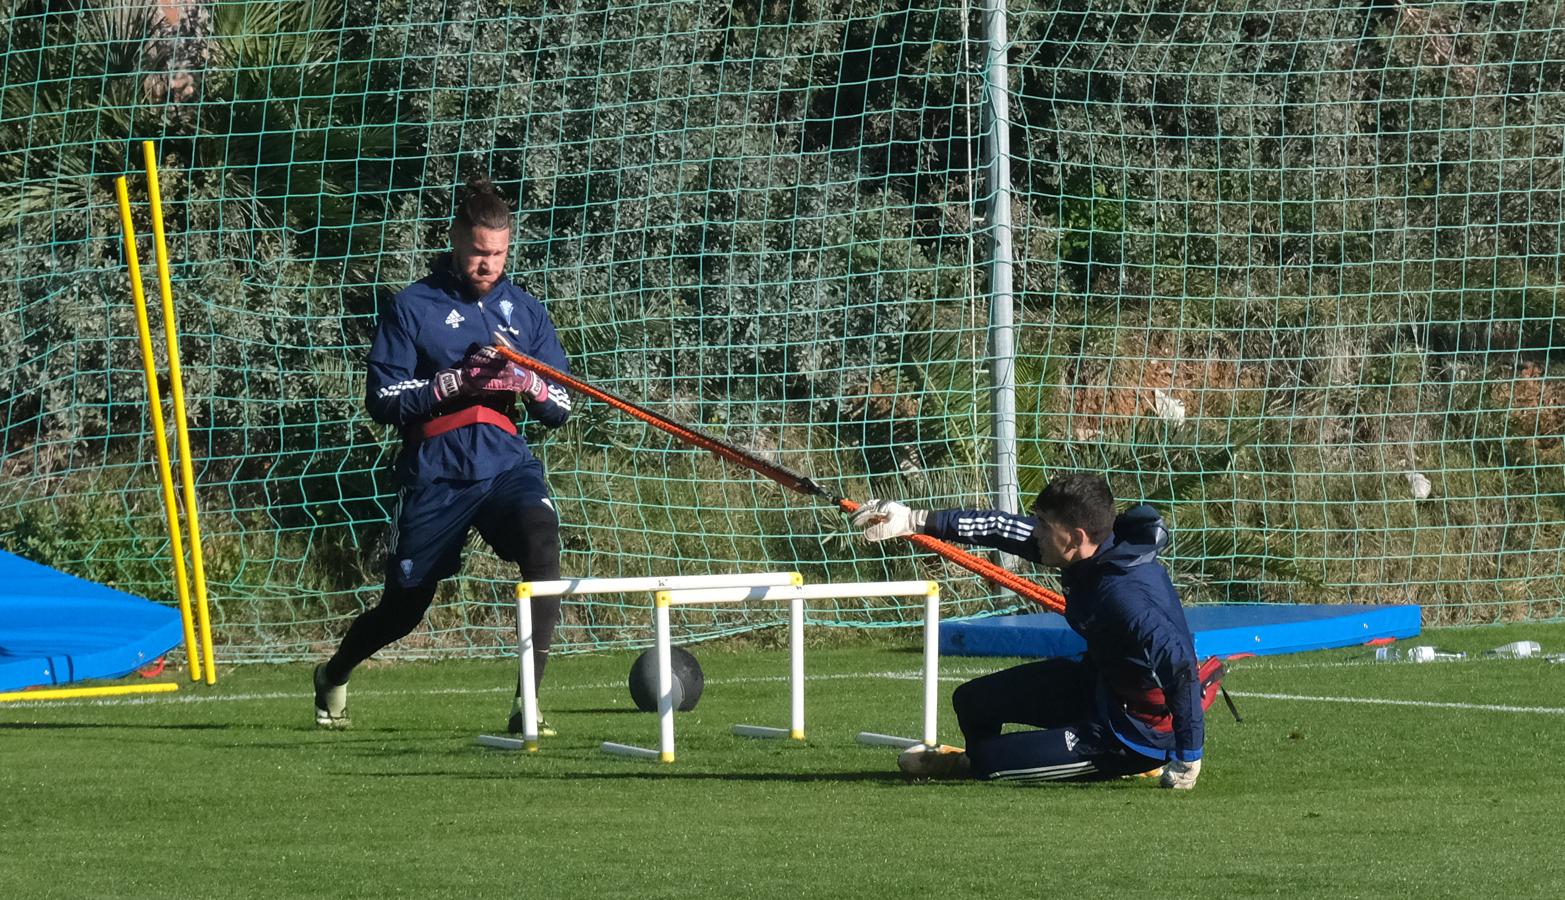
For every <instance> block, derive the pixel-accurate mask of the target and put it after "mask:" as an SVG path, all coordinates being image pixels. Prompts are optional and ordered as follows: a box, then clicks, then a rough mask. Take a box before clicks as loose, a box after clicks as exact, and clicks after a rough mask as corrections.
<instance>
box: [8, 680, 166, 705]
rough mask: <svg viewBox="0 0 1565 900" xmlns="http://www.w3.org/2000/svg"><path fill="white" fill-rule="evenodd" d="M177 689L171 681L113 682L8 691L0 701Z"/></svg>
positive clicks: (60, 698)
mask: <svg viewBox="0 0 1565 900" xmlns="http://www.w3.org/2000/svg"><path fill="white" fill-rule="evenodd" d="M177 690H179V685H178V684H175V683H174V682H172V681H159V682H156V683H154V684H115V685H110V686H108V687H80V688H45V689H43V690H37V691H9V692H7V693H3V694H0V703H9V702H17V701H27V700H80V699H84V698H87V697H118V696H121V695H123V694H167V693H168V692H170V691H177Z"/></svg>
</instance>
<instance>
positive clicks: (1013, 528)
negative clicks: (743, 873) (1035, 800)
mask: <svg viewBox="0 0 1565 900" xmlns="http://www.w3.org/2000/svg"><path fill="white" fill-rule="evenodd" d="M1032 512H1033V514H1032V515H1030V516H1022V515H1017V514H1014V513H1006V512H998V511H970V510H945V511H942V512H934V513H931V512H927V511H924V510H915V509H909V508H908V507H906V506H904V505H902V504H900V503H896V502H892V501H886V500H871V501H870V502H868V503H866V504H864V506H863V507H862V508H860V509H859V511H858V512H857V513H856V514H855V515H854V517H853V525H854V527H857V528H863V529H864V537H865V538H867V539H868V540H871V541H883V540H887V539H888V538H893V537H901V536H904V535H909V534H927V535H930V536H932V537H937V538H940V539H942V540H953V541H961V542H963V543H968V544H977V545H980V546H984V547H995V548H998V549H1000V550H1004V551H1005V552H1007V553H1012V554H1015V555H1016V556H1020V557H1023V558H1026V559H1030V560H1032V561H1034V562H1039V563H1043V564H1044V565H1048V566H1055V567H1058V568H1059V569H1060V577H1061V582H1062V584H1063V588H1064V594H1065V601H1066V602H1065V619H1066V621H1067V622H1068V623H1069V624H1070V627H1071V628H1072V629H1073V630H1074V631H1075V632H1076V633H1077V634H1080V635H1081V636H1082V637H1083V638H1084V639H1086V642H1087V652H1086V655H1085V657H1083V658H1081V659H1050V660H1044V661H1041V662H1032V663H1025V664H1023V665H1020V666H1016V667H1015V668H1011V669H1006V670H1004V671H1001V672H995V673H993V674H990V675H985V676H982V677H980V678H975V679H973V680H972V681H969V682H967V683H965V684H963V685H961V686H960V687H958V688H957V689H956V693H955V694H954V695H953V696H952V698H951V702H952V706H954V707H955V709H956V717H957V724H958V725H959V726H960V727H961V729H962V734H963V736H964V737H965V738H966V741H967V750H966V751H965V752H963V751H961V750H958V749H957V748H953V747H939V748H926V747H923V746H922V745H920V746H915V747H913V748H910V749H909V750H908V751H907V752H905V753H903V754H902V757H901V758H900V759H899V760H898V764H899V765H900V766H901V768H902V771H903V772H905V773H907V774H908V775H910V776H913V777H920V778H929V777H969V776H970V777H973V778H979V779H986V780H996V781H1000V780H1004V781H1023V782H1030V781H1064V780H1072V781H1086V780H1096V779H1105V778H1115V777H1119V776H1122V775H1133V774H1139V773H1143V772H1150V771H1152V770H1155V769H1157V768H1158V767H1162V770H1163V772H1162V781H1161V783H1162V786H1163V787H1167V788H1191V787H1194V786H1195V782H1196V778H1197V776H1198V775H1200V772H1201V745H1202V742H1203V740H1204V733H1203V732H1204V715H1203V713H1204V709H1205V706H1207V705H1210V703H1211V701H1212V698H1213V697H1214V696H1215V695H1216V691H1217V683H1216V680H1217V678H1218V677H1220V673H1221V668H1220V667H1219V666H1218V665H1217V664H1216V661H1215V660H1214V661H1212V662H1211V663H1209V664H1208V665H1207V666H1205V667H1199V668H1198V666H1197V664H1196V656H1195V643H1194V639H1193V638H1192V637H1191V634H1190V628H1189V626H1188V625H1186V624H1185V614H1184V610H1183V609H1182V608H1181V607H1180V605H1179V595H1178V594H1177V593H1175V591H1174V585H1173V582H1172V581H1170V580H1169V577H1168V570H1167V569H1165V568H1164V567H1163V565H1162V563H1160V562H1158V559H1157V554H1158V551H1159V550H1161V549H1163V547H1165V546H1167V544H1168V529H1167V528H1166V527H1165V526H1164V525H1163V520H1162V519H1161V518H1160V517H1159V516H1158V514H1157V512H1156V510H1154V509H1152V507H1150V506H1145V505H1142V506H1137V507H1135V508H1133V509H1131V510H1130V511H1128V512H1126V513H1125V514H1124V515H1122V516H1119V517H1118V518H1115V515H1114V495H1113V494H1112V493H1111V492H1110V490H1109V486H1108V482H1107V481H1105V480H1104V479H1103V478H1102V477H1101V476H1096V475H1087V474H1080V473H1076V474H1069V475H1064V476H1062V477H1060V478H1057V479H1055V480H1054V481H1053V482H1051V483H1050V484H1049V485H1048V486H1047V487H1045V488H1044V489H1043V491H1042V492H1041V493H1039V494H1038V499H1037V500H1036V501H1035V502H1034V503H1033V510H1032ZM1203 676H1205V678H1204V679H1203ZM1203 680H1206V681H1208V682H1209V683H1208V684H1203ZM1007 723H1012V724H1019V725H1030V726H1033V727H1034V728H1036V729H1038V730H1035V731H1016V732H1012V733H1010V734H1002V733H1001V728H1002V727H1003V726H1004V725H1006V724H1007Z"/></svg>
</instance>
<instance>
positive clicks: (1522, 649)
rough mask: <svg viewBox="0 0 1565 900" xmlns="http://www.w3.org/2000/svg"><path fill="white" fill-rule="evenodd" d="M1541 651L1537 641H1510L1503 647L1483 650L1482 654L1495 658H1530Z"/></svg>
mask: <svg viewBox="0 0 1565 900" xmlns="http://www.w3.org/2000/svg"><path fill="white" fill-rule="evenodd" d="M1541 653H1543V648H1542V647H1540V646H1538V642H1537V641H1512V642H1510V643H1509V644H1506V645H1505V646H1503V647H1496V648H1494V649H1493V650H1486V651H1484V656H1487V657H1491V658H1495V659H1531V658H1533V657H1534V656H1538V655H1539V654H1541Z"/></svg>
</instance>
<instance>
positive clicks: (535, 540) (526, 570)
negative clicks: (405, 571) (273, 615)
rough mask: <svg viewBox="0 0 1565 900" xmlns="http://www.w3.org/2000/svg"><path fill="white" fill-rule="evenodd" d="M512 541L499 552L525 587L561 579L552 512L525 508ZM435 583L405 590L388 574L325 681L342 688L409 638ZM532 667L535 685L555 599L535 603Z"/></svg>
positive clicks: (556, 616) (554, 618) (544, 660)
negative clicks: (388, 648)
mask: <svg viewBox="0 0 1565 900" xmlns="http://www.w3.org/2000/svg"><path fill="white" fill-rule="evenodd" d="M513 535H514V538H513V539H512V540H511V541H509V542H508V543H509V544H510V546H508V547H506V548H503V553H504V555H505V556H507V557H514V559H515V562H516V564H517V567H518V568H519V569H520V570H521V576H522V580H523V581H549V580H553V579H556V578H559V577H560V526H559V519H558V518H557V517H556V516H555V514H554V510H553V509H550V508H549V507H547V506H529V507H526V508H524V509H522V510H520V511H518V513H517V515H516V523H515V530H514V532H513ZM439 584H440V583H439V582H438V581H432V582H430V583H428V584H420V585H416V586H413V587H403V586H401V585H400V584H398V578H397V576H396V575H395V574H393V573H390V572H388V573H387V576H386V589H385V593H383V594H382V595H381V598H380V602H379V603H378V604H376V605H375V606H374V607H373V608H371V609H368V610H366V611H365V612H364V613H363V614H361V615H360V616H359V617H358V618H357V619H355V620H353V624H352V625H351V626H349V627H348V633H347V634H346V635H344V636H343V638H342V645H341V646H339V647H338V648H337V653H336V654H335V655H334V656H332V658H331V659H330V660H328V661H327V662H326V678H327V679H328V680H329V681H331V682H332V683H333V684H346V683H347V682H348V676H349V675H350V674H351V673H352V672H353V670H354V668H355V667H357V666H358V664H359V663H361V662H363V661H365V660H366V659H369V658H370V657H371V656H373V655H374V654H375V653H376V652H377V651H379V650H380V649H381V648H383V647H385V646H387V645H389V644H392V643H394V642H396V641H399V640H401V639H402V638H405V637H407V636H408V635H409V634H411V633H412V632H413V629H415V628H417V627H418V623H419V622H422V621H423V620H424V614H425V613H426V612H428V611H429V604H430V602H431V601H432V600H434V598H435V588H436V587H438V586H439ZM532 605H533V664H534V668H535V671H536V674H537V680H538V683H539V684H542V683H543V670H544V667H545V666H547V665H548V662H549V646H550V645H551V644H552V643H553V642H554V628H555V626H556V625H558V624H559V622H560V599H559V598H558V597H534V598H533V600H532Z"/></svg>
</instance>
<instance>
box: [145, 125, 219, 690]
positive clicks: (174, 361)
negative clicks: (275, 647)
mask: <svg viewBox="0 0 1565 900" xmlns="http://www.w3.org/2000/svg"><path fill="white" fill-rule="evenodd" d="M141 151H142V156H143V157H144V158H145V159H146V164H147V199H148V201H149V202H150V204H151V206H152V234H153V237H155V238H156V239H157V244H156V247H157V254H158V289H159V291H160V292H161V293H162V296H163V333H164V335H165V336H166V337H167V339H168V381H169V390H170V393H172V394H173V396H174V429H175V432H176V433H177V434H178V436H179V477H180V480H181V481H182V482H184V483H183V485H181V486H182V487H183V489H184V490H183V496H184V501H185V517H186V519H187V521H188V524H189V526H190V571H191V574H192V575H193V576H194V581H195V586H196V617H197V621H198V622H199V623H200V625H201V653H202V660H203V662H204V664H205V665H204V668H205V671H206V683H207V684H216V683H217V665H216V663H215V662H214V661H213V659H212V620H211V616H210V614H209V613H208V611H207V595H206V566H204V565H203V564H202V561H201V520H200V517H199V516H198V515H197V514H196V474H195V467H194V466H193V465H191V462H190V428H189V426H188V424H187V423H186V420H185V383H184V379H183V378H181V377H180V373H179V331H178V328H177V327H176V325H175V322H174V287H173V284H172V283H171V282H170V280H169V275H168V239H167V237H166V236H165V234H164V232H163V194H162V192H161V191H160V190H159V189H158V159H157V151H156V150H155V149H154V148H153V146H152V142H151V141H142V142H141Z"/></svg>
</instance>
